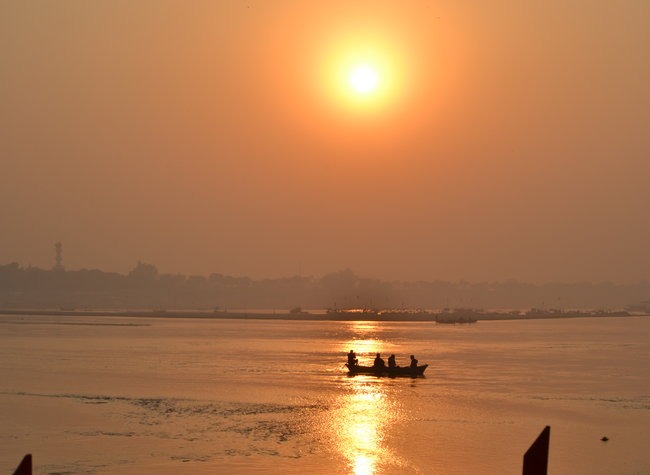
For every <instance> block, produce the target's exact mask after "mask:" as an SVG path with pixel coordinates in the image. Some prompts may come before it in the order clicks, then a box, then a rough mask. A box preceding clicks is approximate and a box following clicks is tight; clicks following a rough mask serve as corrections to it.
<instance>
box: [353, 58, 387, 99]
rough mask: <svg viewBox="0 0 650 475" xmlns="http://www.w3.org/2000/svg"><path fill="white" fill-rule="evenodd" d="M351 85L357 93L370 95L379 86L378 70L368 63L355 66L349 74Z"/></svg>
mask: <svg viewBox="0 0 650 475" xmlns="http://www.w3.org/2000/svg"><path fill="white" fill-rule="evenodd" d="M348 82H349V85H350V87H351V88H352V90H353V91H354V92H356V93H357V94H362V95H368V94H372V93H373V92H375V91H376V90H377V88H378V86H379V75H378V74H377V70H376V69H375V68H373V67H372V66H370V65H368V64H360V65H356V66H354V67H353V68H352V69H351V70H350V74H349V76H348Z"/></svg>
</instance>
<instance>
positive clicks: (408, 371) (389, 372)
mask: <svg viewBox="0 0 650 475" xmlns="http://www.w3.org/2000/svg"><path fill="white" fill-rule="evenodd" d="M345 366H347V368H348V371H349V372H350V374H351V375H355V374H371V375H373V376H422V375H423V374H424V370H425V369H427V367H428V366H429V365H428V364H423V365H420V366H418V367H416V368H411V367H410V366H396V367H395V368H389V367H388V366H385V367H383V368H377V367H375V366H361V365H354V366H351V365H349V364H347V363H346V364H345Z"/></svg>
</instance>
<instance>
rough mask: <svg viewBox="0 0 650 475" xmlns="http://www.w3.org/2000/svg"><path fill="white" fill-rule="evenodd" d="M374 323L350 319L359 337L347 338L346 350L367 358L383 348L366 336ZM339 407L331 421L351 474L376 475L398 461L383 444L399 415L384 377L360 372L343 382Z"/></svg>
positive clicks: (371, 331) (374, 327)
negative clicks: (343, 387)
mask: <svg viewBox="0 0 650 475" xmlns="http://www.w3.org/2000/svg"><path fill="white" fill-rule="evenodd" d="M376 325H377V324H376V323H374V322H351V326H352V328H353V330H354V331H355V332H356V333H357V334H359V336H360V339H355V340H351V341H348V342H347V343H346V347H345V348H346V349H347V350H348V351H349V350H350V349H354V350H355V352H357V354H358V355H359V356H362V357H363V358H364V359H365V358H369V357H370V355H372V357H374V355H375V353H377V352H379V351H381V347H382V345H385V342H382V341H381V340H378V339H373V338H366V334H368V333H371V334H372V333H373V330H375V329H376ZM344 385H345V391H343V392H342V393H343V394H342V396H341V397H340V399H339V401H338V404H337V405H336V407H337V409H336V411H335V413H334V415H333V417H332V420H331V430H332V432H333V433H334V434H335V440H336V444H337V448H338V451H339V452H340V453H341V455H342V456H343V457H344V458H345V459H346V460H347V462H348V465H349V468H350V473H353V474H354V475H373V474H376V473H381V467H382V466H385V465H387V464H389V463H390V464H395V463H396V462H398V460H397V459H398V457H396V455H395V454H394V453H393V452H392V450H391V449H390V448H389V447H387V446H386V445H385V443H384V441H385V438H386V434H388V433H390V431H391V426H392V425H394V423H395V421H396V420H397V417H398V415H399V408H398V405H397V404H396V402H395V401H391V400H390V397H389V393H388V392H387V390H386V389H387V388H386V385H385V381H384V380H383V379H382V378H377V377H375V376H365V375H357V376H353V377H348V378H347V379H346V380H345V381H344Z"/></svg>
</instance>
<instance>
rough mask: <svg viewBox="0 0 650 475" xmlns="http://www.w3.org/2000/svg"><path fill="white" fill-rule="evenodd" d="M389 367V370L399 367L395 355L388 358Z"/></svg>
mask: <svg viewBox="0 0 650 475" xmlns="http://www.w3.org/2000/svg"><path fill="white" fill-rule="evenodd" d="M388 367H389V368H396V367H397V363H395V355H390V356H389V357H388Z"/></svg>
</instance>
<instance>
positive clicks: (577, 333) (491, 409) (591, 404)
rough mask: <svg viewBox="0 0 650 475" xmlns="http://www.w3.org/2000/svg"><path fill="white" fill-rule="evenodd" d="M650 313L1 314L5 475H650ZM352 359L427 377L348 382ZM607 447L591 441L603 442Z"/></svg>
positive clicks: (1, 465) (0, 454) (0, 418)
mask: <svg viewBox="0 0 650 475" xmlns="http://www.w3.org/2000/svg"><path fill="white" fill-rule="evenodd" d="M649 342H650V317H638V318H637V317H632V318H618V319H616V318H581V319H567V320H535V321H502V322H478V323H477V324H473V325H436V324H433V323H383V322H381V323H375V322H288V321H242V320H190V319H188V320H184V319H145V318H117V317H105V318H97V317H85V318H84V317H40V316H39V317H36V316H34V317H11V316H1V317H0V403H1V404H0V444H1V445H2V447H3V449H2V450H1V451H0V473H11V471H12V470H13V468H15V466H16V465H17V463H18V461H19V460H20V458H21V457H22V455H23V454H24V453H27V452H32V453H33V454H34V464H35V467H34V468H35V473H42V474H62V473H66V474H67V473H75V474H76V473H81V474H108V473H119V474H135V473H139V474H140V473H166V474H172V473H187V474H189V473H199V474H201V473H206V474H208V473H242V474H248V473H296V474H298V473H351V474H398V473H399V474H435V473H438V474H508V473H512V474H516V473H521V459H522V456H523V453H524V452H525V451H526V449H527V448H528V446H529V445H530V444H531V443H532V441H533V440H534V439H535V437H536V436H537V434H538V433H539V432H540V431H541V430H542V429H543V427H544V426H545V425H550V426H551V454H550V461H549V473H551V474H555V475H558V474H577V475H579V474H649V473H650V451H648V447H650V429H648V427H650V380H649V378H648V376H649V375H650V371H649V368H650V343H649ZM350 349H354V350H355V351H356V352H357V353H358V354H359V358H360V360H361V362H362V363H363V362H370V361H371V360H372V357H373V356H374V353H375V352H377V351H381V352H382V353H383V354H384V356H385V357H387V356H388V355H389V354H390V353H394V354H395V355H397V360H398V364H400V363H401V364H407V360H408V355H409V354H411V353H414V354H415V355H416V357H417V358H418V359H419V360H420V362H421V363H429V365H430V366H429V368H428V369H427V372H426V377H424V378H416V379H411V378H395V379H391V378H375V377H366V376H356V377H349V376H347V374H346V371H345V368H344V367H343V363H344V362H345V353H347V351H349V350H350ZM604 435H606V436H608V437H609V438H610V440H609V441H608V442H606V443H605V442H601V441H600V438H601V437H602V436H604Z"/></svg>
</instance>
